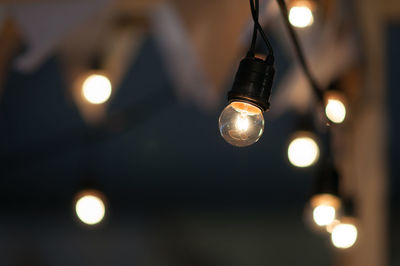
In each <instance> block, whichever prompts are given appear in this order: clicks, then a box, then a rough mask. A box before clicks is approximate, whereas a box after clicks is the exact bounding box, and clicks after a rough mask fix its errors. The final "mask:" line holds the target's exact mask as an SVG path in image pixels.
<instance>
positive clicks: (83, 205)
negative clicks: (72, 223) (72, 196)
mask: <svg viewBox="0 0 400 266" xmlns="http://www.w3.org/2000/svg"><path fill="white" fill-rule="evenodd" d="M75 211H76V215H77V216H78V218H79V219H80V220H81V221H82V222H84V223H85V224H89V225H94V224H97V223H99V222H101V220H103V218H104V214H105V206H104V202H103V200H102V199H101V197H100V196H99V193H97V192H94V191H84V192H81V193H80V194H79V195H78V197H77V201H76V204H75Z"/></svg>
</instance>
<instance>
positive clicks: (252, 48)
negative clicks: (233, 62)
mask: <svg viewBox="0 0 400 266" xmlns="http://www.w3.org/2000/svg"><path fill="white" fill-rule="evenodd" d="M251 2H252V0H250V3H251ZM250 5H251V4H250ZM258 8H259V7H258V1H256V8H255V9H256V18H257V20H258V12H259V9H258ZM256 43H257V26H256V24H255V23H254V27H253V36H252V40H251V46H250V50H249V53H248V55H249V56H250V57H253V56H254V54H255V51H256Z"/></svg>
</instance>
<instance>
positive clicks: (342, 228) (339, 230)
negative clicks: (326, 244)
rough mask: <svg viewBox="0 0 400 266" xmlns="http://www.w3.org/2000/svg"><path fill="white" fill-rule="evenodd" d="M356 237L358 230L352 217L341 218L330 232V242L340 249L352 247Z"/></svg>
mask: <svg viewBox="0 0 400 266" xmlns="http://www.w3.org/2000/svg"><path fill="white" fill-rule="evenodd" d="M357 237H358V230H357V227H356V224H355V221H354V219H350V218H343V220H342V221H341V222H340V223H339V224H337V225H336V226H335V227H333V230H332V234H331V241H332V244H333V245H334V246H335V247H337V248H341V249H346V248H350V247H352V246H353V245H354V244H355V243H356V241H357Z"/></svg>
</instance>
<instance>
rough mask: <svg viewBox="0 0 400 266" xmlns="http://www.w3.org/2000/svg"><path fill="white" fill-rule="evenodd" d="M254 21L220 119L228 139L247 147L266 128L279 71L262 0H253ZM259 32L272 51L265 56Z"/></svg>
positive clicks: (234, 144)
mask: <svg viewBox="0 0 400 266" xmlns="http://www.w3.org/2000/svg"><path fill="white" fill-rule="evenodd" d="M250 7H251V13H252V17H253V21H254V31H253V38H252V42H251V47H250V49H249V52H248V53H247V56H246V57H245V58H244V59H242V61H241V62H240V65H239V69H238V71H237V73H236V77H235V81H234V83H233V87H232V90H231V91H230V92H229V93H228V101H229V104H228V106H226V107H225V108H224V110H223V111H222V112H221V115H220V116H219V119H218V125H219V131H220V133H221V136H222V137H223V138H224V139H225V141H226V142H228V143H229V144H231V145H233V146H237V147H245V146H249V145H251V144H254V143H255V142H257V141H258V140H259V139H260V137H261V135H262V134H263V132H264V117H263V114H262V113H263V112H265V111H267V110H268V109H269V97H270V94H271V88H272V82H273V77H274V73H275V69H274V67H273V64H274V56H273V51H272V47H271V45H270V43H269V41H268V38H267V36H266V35H265V33H264V31H263V29H262V27H261V25H260V24H259V22H258V12H259V3H258V0H256V1H255V3H254V2H253V1H252V0H251V1H250ZM257 32H259V33H260V34H261V37H262V38H263V40H264V42H265V44H266V46H267V47H268V55H267V57H266V59H265V60H262V59H260V58H256V57H255V44H256V39H257Z"/></svg>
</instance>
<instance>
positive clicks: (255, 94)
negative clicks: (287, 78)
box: [228, 57, 275, 112]
mask: <svg viewBox="0 0 400 266" xmlns="http://www.w3.org/2000/svg"><path fill="white" fill-rule="evenodd" d="M273 63H274V60H273V57H269V58H267V60H262V59H260V58H256V57H245V58H244V59H242V61H240V65H239V69H238V71H237V73H236V76H235V81H234V83H233V86H232V90H231V91H229V92H228V101H229V102H233V101H243V102H249V103H251V104H254V105H256V106H257V107H259V108H260V109H261V110H262V111H264V112H265V111H268V110H269V106H270V103H269V98H270V96H271V89H272V83H273V79H274V74H275V69H274V66H273Z"/></svg>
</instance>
